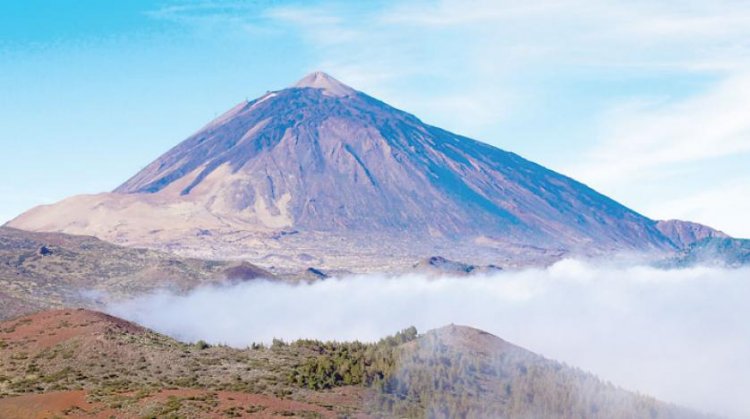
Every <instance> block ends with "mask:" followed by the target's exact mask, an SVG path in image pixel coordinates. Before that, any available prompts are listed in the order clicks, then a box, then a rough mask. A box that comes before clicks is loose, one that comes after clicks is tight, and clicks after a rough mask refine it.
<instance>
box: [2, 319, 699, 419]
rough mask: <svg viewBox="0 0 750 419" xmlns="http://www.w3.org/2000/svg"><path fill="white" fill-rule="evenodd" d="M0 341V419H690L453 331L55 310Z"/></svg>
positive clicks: (12, 326) (479, 336)
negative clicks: (217, 339) (244, 341)
mask: <svg viewBox="0 0 750 419" xmlns="http://www.w3.org/2000/svg"><path fill="white" fill-rule="evenodd" d="M0 345H2V349H3V350H2V351H0V416H2V417H8V416H11V414H18V413H19V412H20V413H21V414H23V413H26V414H29V413H34V411H40V410H48V411H50V414H48V417H53V416H55V415H59V416H64V415H67V414H73V415H74V416H75V417H111V416H116V417H165V416H166V417H249V416H262V417H273V416H301V417H341V416H352V415H360V416H364V417H368V416H373V417H384V416H385V417H394V416H395V417H557V418H581V417H586V418H631V417H639V418H640V417H650V418H677V417H679V418H693V417H695V418H698V417H702V416H700V415H698V414H696V413H693V412H690V411H687V410H685V409H681V408H678V407H675V406H671V405H668V404H665V403H662V402H659V401H656V400H654V399H652V398H649V397H644V396H641V395H637V394H633V393H629V392H626V391H624V390H621V389H619V388H616V387H614V386H612V385H610V384H606V383H604V382H602V381H600V380H598V379H597V378H595V377H594V376H592V375H590V374H586V373H583V372H581V371H578V370H575V369H572V368H569V367H566V366H563V365H561V364H558V363H556V362H554V361H550V360H547V359H544V358H542V357H541V356H538V355H536V354H533V353H531V352H529V351H526V350H524V349H522V348H519V347H517V346H514V345H512V344H510V343H508V342H505V341H503V340H501V339H499V338H497V337H495V336H492V335H490V334H488V333H485V332H482V331H480V330H476V329H471V328H467V327H460V326H449V327H445V328H442V329H438V330H435V331H431V332H428V333H426V334H424V335H417V333H416V330H415V329H413V328H410V329H407V330H405V331H403V332H401V333H398V334H397V335H395V336H392V337H388V338H385V339H383V340H381V341H380V342H378V343H373V344H363V343H359V342H352V343H346V342H319V341H312V340H302V341H297V342H292V343H283V342H278V341H277V342H275V343H274V344H273V345H272V346H270V347H266V346H263V345H254V346H253V347H251V348H247V349H233V348H229V347H226V346H211V345H207V344H205V343H202V342H198V343H196V344H186V343H181V342H178V341H175V340H174V339H171V338H168V337H166V336H163V335H160V334H158V333H154V332H152V331H150V330H147V329H144V328H142V327H140V326H138V325H136V324H133V323H130V322H127V321H124V320H122V319H118V318H115V317H112V316H108V315H106V314H102V313H97V312H91V311H86V310H74V309H69V310H55V311H48V312H41V313H37V314H34V315H31V316H26V317H23V318H18V319H14V320H10V321H5V322H0ZM86 396H88V397H86ZM30 406H31V407H30ZM66 411H67V413H66ZM9 413H10V414H9ZM11 417H12V416H11Z"/></svg>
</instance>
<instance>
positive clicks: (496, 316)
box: [108, 260, 750, 417]
mask: <svg viewBox="0 0 750 419" xmlns="http://www.w3.org/2000/svg"><path fill="white" fill-rule="evenodd" d="M108 311H109V312H110V313H112V314H114V315H117V316H121V317H124V318H127V319H130V320H133V321H135V322H137V323H140V324H142V325H144V326H147V327H150V328H152V329H155V330H157V331H159V332H162V333H165V334H168V335H170V336H173V337H175V338H178V339H181V340H185V341H196V340H198V339H203V340H205V341H208V342H211V343H225V344H228V345H231V346H237V347H244V346H247V345H249V344H250V343H252V342H269V341H270V340H271V339H273V338H283V339H286V340H293V339H298V338H317V339H331V340H333V339H335V340H355V339H357V340H363V341H374V340H377V339H378V338H380V337H383V336H386V335H389V334H393V333H394V332H396V331H398V330H401V329H403V328H406V327H408V326H411V325H414V326H416V327H417V328H418V329H419V330H420V331H426V330H429V329H431V328H436V327H440V326H444V325H446V324H450V323H454V324H462V325H468V326H473V327H476V328H480V329H483V330H486V331H488V332H491V333H493V334H495V335H497V336H499V337H501V338H503V339H505V340H508V341H510V342H513V343H515V344H517V345H520V346H522V347H524V348H527V349H529V350H531V351H533V352H536V353H539V354H541V355H544V356H546V357H548V358H552V359H555V360H558V361H562V362H565V363H567V364H569V365H573V366H576V367H580V368H582V369H584V370H587V371H590V372H593V373H595V374H597V375H598V376H599V377H601V378H603V379H605V380H608V381H611V382H613V383H615V384H617V385H619V386H622V387H624V388H626V389H629V390H636V391H639V392H641V393H646V394H649V395H653V396H656V397H657V398H659V399H662V400H666V401H670V402H675V403H678V404H682V405H685V406H689V407H693V408H697V409H701V410H704V411H710V412H712V413H719V414H724V415H728V416H730V417H750V398H749V397H747V393H748V391H750V269H734V270H730V269H720V268H708V267H693V268H687V269H671V270H664V269H657V268H653V267H648V266H612V265H602V264H595V263H591V262H581V261H577V260H564V261H561V262H559V263H557V264H555V265H553V266H551V267H549V268H547V269H526V270H522V271H513V272H511V271H508V272H500V273H496V274H492V275H487V276H471V277H446V276H438V277H431V276H427V275H424V274H409V275H402V276H385V275H360V276H350V277H345V278H341V279H329V280H325V281H319V282H315V283H312V284H298V285H290V284H285V283H280V282H268V281H252V282H245V283H239V284H235V285H226V286H211V287H204V288H199V289H196V290H194V291H192V292H190V293H189V294H186V295H176V294H172V293H168V292H159V293H155V294H151V295H148V296H144V297H141V298H137V299H135V300H131V301H126V302H118V303H116V304H112V305H110V306H109V307H108Z"/></svg>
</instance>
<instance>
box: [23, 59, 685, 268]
mask: <svg viewBox="0 0 750 419" xmlns="http://www.w3.org/2000/svg"><path fill="white" fill-rule="evenodd" d="M10 225H11V226H14V227H18V228H22V229H29V230H43V231H62V232H67V233H74V234H76V233H77V234H91V235H95V236H98V237H100V238H104V239H106V240H111V241H115V242H118V243H123V244H129V245H139V246H149V247H165V248H168V249H170V250H177V251H184V252H187V253H191V254H200V255H201V256H205V255H210V256H214V257H217V256H218V257H228V256H232V257H243V258H250V259H253V258H259V259H263V258H266V259H263V260H265V261H268V260H269V259H267V258H271V259H270V260H274V261H279V262H278V263H284V262H285V261H286V262H288V261H290V260H308V261H309V260H317V262H316V263H320V264H321V265H336V263H334V262H333V261H332V258H338V259H337V261H338V262H340V263H343V264H345V265H352V264H353V265H355V266H359V265H361V263H360V262H361V260H360V259H359V258H360V257H361V256H362V255H366V254H367V255H377V256H378V257H382V258H385V259H387V258H389V257H390V258H398V257H412V256H418V257H419V258H421V257H424V256H430V255H433V254H443V255H446V256H452V257H454V258H458V259H464V260H466V259H467V255H468V256H471V257H478V255H479V254H482V252H485V251H486V252H489V253H487V254H489V255H490V259H492V258H495V257H496V256H497V254H498V252H500V253H504V254H506V255H508V256H509V257H517V256H518V255H519V254H524V255H528V254H531V253H534V252H537V253H539V254H549V253H550V252H551V253H554V254H558V255H559V254H560V252H580V251H586V252H602V251H603V252H609V251H620V250H628V251H633V250H635V251H644V250H648V251H652V250H672V249H674V248H675V245H674V243H673V242H672V241H671V240H670V239H668V238H667V237H666V236H665V235H664V234H663V233H662V232H660V231H659V229H658V228H657V224H656V222H655V221H653V220H650V219H648V218H646V217H644V216H642V215H640V214H638V213H636V212H634V211H632V210H630V209H628V208H626V207H624V206H622V205H620V204H619V203H617V202H615V201H613V200H612V199H609V198H607V197H606V196H603V195H601V194H599V193H597V192H596V191H594V190H592V189H591V188H589V187H587V186H585V185H583V184H581V183H579V182H576V181H575V180H573V179H571V178H568V177H566V176H563V175H561V174H559V173H556V172H554V171H551V170H549V169H546V168H544V167H542V166H540V165H538V164H535V163H533V162H530V161H528V160H526V159H524V158H522V157H520V156H518V155H516V154H514V153H511V152H507V151H503V150H500V149H498V148H495V147H493V146H490V145H488V144H485V143H482V142H479V141H475V140H472V139H470V138H466V137H463V136H460V135H457V134H453V133H451V132H448V131H445V130H442V129H440V128H437V127H434V126H430V125H427V124H425V123H423V122H422V121H420V120H419V119H418V118H416V117H415V116H413V115H411V114H409V113H406V112H403V111H401V110H398V109H395V108H393V107H391V106H389V105H387V104H385V103H383V102H381V101H379V100H377V99H374V98H372V97H370V96H368V95H366V94H364V93H362V92H359V91H356V90H354V89H352V88H351V87H349V86H346V85H345V84H343V83H341V82H339V81H338V80H336V79H334V78H333V77H331V76H329V75H327V74H325V73H321V72H316V73H312V74H310V75H307V76H306V77H304V78H303V79H302V80H300V81H299V82H298V83H296V84H295V85H294V86H292V87H290V88H287V89H283V90H279V91H274V92H270V93H267V94H265V95H263V96H261V97H259V98H258V99H255V100H253V101H249V102H242V103H240V104H238V105H236V106H234V107H233V108H231V109H230V110H229V111H227V112H226V113H225V114H223V115H221V116H219V117H218V118H216V119H215V120H214V121H212V122H210V123H209V124H208V125H206V126H205V127H203V128H202V129H200V130H199V131H198V132H196V133H195V134H193V135H192V136H190V137H189V138H187V139H186V140H185V141H183V142H181V143H180V144H178V145H177V146H176V147H174V148H173V149H171V150H169V151H167V152H166V153H165V154H164V155H162V156H161V157H159V158H158V159H157V160H155V161H154V162H152V163H151V164H149V165H148V166H146V167H145V168H144V169H143V170H142V171H140V172H139V173H137V174H136V175H135V176H133V177H132V178H131V179H129V180H128V181H127V182H125V183H124V184H122V185H121V186H119V187H118V188H117V189H115V191H114V192H113V193H108V194H99V195H87V196H79V197H73V198H70V199H68V200H65V201H62V202H60V203H58V204H55V205H52V206H45V207H39V208H35V209H33V210H31V211H29V212H27V213H26V214H23V215H21V216H20V217H18V218H16V219H15V220H13V221H12V222H11V223H10ZM480 250H481V251H480ZM438 252H440V253H438ZM451 252H453V253H452V254H450V253H451ZM456 253H461V254H456ZM494 260H497V259H494ZM343 261H346V263H344V262H343ZM412 262H413V261H412ZM410 263H411V262H410Z"/></svg>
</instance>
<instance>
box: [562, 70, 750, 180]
mask: <svg viewBox="0 0 750 419" xmlns="http://www.w3.org/2000/svg"><path fill="white" fill-rule="evenodd" d="M748 107H750V75H743V76H738V77H735V78H732V79H729V80H726V81H724V82H723V83H721V84H720V85H718V86H716V87H714V88H713V89H711V90H710V91H709V92H707V93H705V94H703V95H699V96H697V97H692V98H689V99H687V100H684V101H681V102H678V103H645V104H639V103H635V104H626V105H625V106H622V107H620V108H617V109H613V110H611V111H610V113H609V114H608V115H606V116H605V117H604V118H603V121H602V122H601V124H602V128H601V129H602V132H601V137H602V141H601V142H600V143H598V144H597V145H596V147H595V148H594V149H593V150H591V151H590V152H589V154H588V155H587V156H585V163H583V164H577V165H572V166H571V167H570V172H572V173H574V174H575V175H578V176H579V177H581V178H583V179H587V180H589V181H591V182H592V183H594V184H595V185H603V186H608V185H610V184H616V183H617V182H633V181H643V180H645V179H653V178H654V176H658V173H661V172H664V171H665V170H669V169H673V167H671V166H669V165H675V164H680V163H686V162H694V161H700V160H706V159H712V158H716V157H722V156H727V155H734V154H738V153H746V152H750V119H748V118H747V109H748Z"/></svg>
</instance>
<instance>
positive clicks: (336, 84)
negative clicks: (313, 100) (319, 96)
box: [294, 71, 356, 96]
mask: <svg viewBox="0 0 750 419" xmlns="http://www.w3.org/2000/svg"><path fill="white" fill-rule="evenodd" d="M294 87H297V88H305V87H309V88H312V89H322V90H323V92H325V93H327V94H330V95H332V96H349V95H353V94H355V93H356V91H355V90H354V89H352V88H351V87H349V86H347V85H345V84H344V83H341V82H340V81H338V80H336V79H334V78H333V77H331V76H329V75H328V74H326V73H324V72H322V71H316V72H314V73H310V74H308V75H307V76H305V77H303V78H302V79H301V80H300V81H298V82H297V83H296V84H295V85H294Z"/></svg>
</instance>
